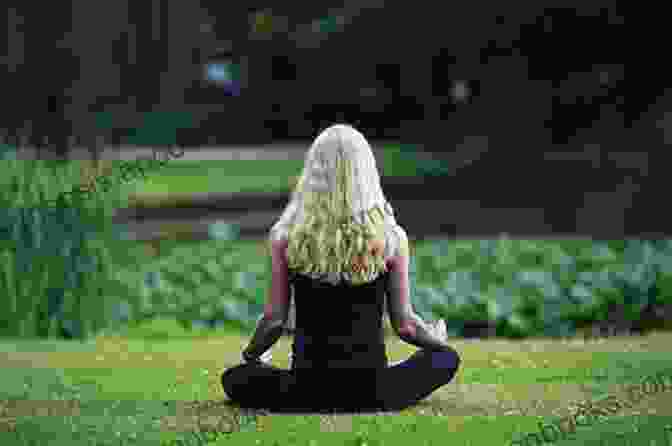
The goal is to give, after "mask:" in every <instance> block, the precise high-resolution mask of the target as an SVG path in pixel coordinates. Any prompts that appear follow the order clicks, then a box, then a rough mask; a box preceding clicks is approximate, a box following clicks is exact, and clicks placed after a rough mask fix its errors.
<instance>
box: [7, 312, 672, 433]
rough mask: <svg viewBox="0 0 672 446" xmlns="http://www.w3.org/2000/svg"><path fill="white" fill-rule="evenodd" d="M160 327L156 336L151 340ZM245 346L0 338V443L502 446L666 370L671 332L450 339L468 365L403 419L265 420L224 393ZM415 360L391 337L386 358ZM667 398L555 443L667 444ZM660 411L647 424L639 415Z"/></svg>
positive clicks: (124, 336) (216, 335)
mask: <svg viewBox="0 0 672 446" xmlns="http://www.w3.org/2000/svg"><path fill="white" fill-rule="evenodd" d="M157 331H158V332H162V333H163V335H164V339H163V340H159V339H154V340H152V339H147V336H148V335H155V334H156V333H157ZM248 339H249V333H238V332H235V331H233V330H232V329H230V328H223V329H218V330H215V331H212V332H199V333H187V332H185V331H184V330H182V329H181V328H180V327H179V326H178V325H177V324H175V323H174V322H171V321H154V322H153V323H151V324H147V325H146V326H143V327H136V328H134V329H129V330H127V331H125V332H124V333H120V335H115V336H112V335H109V336H107V337H102V336H101V337H99V338H97V339H96V340H94V341H92V342H89V343H86V344H80V343H77V344H69V343H67V342H58V341H50V342H30V341H18V342H15V341H13V340H9V339H6V340H3V341H2V342H0V367H1V369H2V377H3V379H2V380H0V444H17V445H21V444H30V442H29V439H32V440H34V441H35V444H50V445H51V444H64V445H65V444H68V445H80V444H81V445H84V444H143V445H144V444H146V445H150V444H157V445H158V444H161V443H162V442H163V444H177V443H174V441H175V440H176V439H177V438H191V440H190V441H191V442H188V443H186V444H205V443H199V442H197V441H196V440H195V438H194V437H193V434H190V432H195V431H202V432H204V431H207V430H218V431H219V432H220V433H219V434H218V438H216V439H215V434H214V433H213V434H212V437H211V439H212V441H211V442H210V443H208V444H232V443H234V442H235V444H250V445H252V444H256V445H259V444H264V445H274V444H278V445H286V444H290V445H291V444H296V445H311V444H316V445H322V444H353V445H355V444H360V445H363V444H369V445H373V444H385V445H388V444H395V445H396V444H399V445H401V444H437V445H439V444H441V445H445V444H451V445H469V444H472V445H493V446H494V445H508V444H510V443H509V442H510V441H511V440H512V439H515V438H520V437H521V436H522V435H524V434H526V433H531V432H537V431H538V426H537V421H538V420H541V419H542V418H543V419H545V420H552V419H554V416H555V415H557V414H558V412H557V411H561V412H562V411H563V410H565V411H566V410H567V409H568V407H569V406H570V404H571V403H572V402H576V401H580V400H586V399H593V400H594V399H596V398H599V397H600V396H602V395H604V394H606V393H609V394H616V395H624V393H623V390H622V385H623V384H624V383H635V382H638V381H640V380H641V379H642V378H643V377H644V376H647V375H651V374H653V373H655V372H657V371H661V370H665V369H668V370H669V369H670V366H671V365H672V362H671V361H670V359H669V358H670V356H669V353H666V352H669V347H668V345H669V343H670V340H671V335H669V334H652V335H650V336H648V337H645V338H614V339H609V340H602V341H600V342H590V343H585V342H582V341H578V340H577V341H576V342H575V343H570V342H561V341H550V340H527V341H521V342H512V341H501V340H493V341H467V340H460V339H455V340H451V344H452V345H454V346H455V348H456V349H457V350H458V352H459V353H460V354H461V356H462V358H463V367H462V369H461V370H460V371H459V373H458V375H457V377H456V379H455V380H454V381H453V382H452V383H450V384H448V385H446V386H444V387H442V388H441V389H439V390H438V391H436V392H435V393H434V394H433V395H432V396H430V398H428V399H426V400H424V401H423V402H421V403H420V404H418V405H417V406H415V407H412V408H409V409H407V410H404V411H402V412H398V413H377V414H343V415H301V416H298V415H273V414H268V413H265V412H263V411H261V412H247V411H241V410H239V409H238V408H237V406H235V405H229V404H227V401H226V400H227V398H226V396H225V395H224V393H223V391H222V389H221V386H220V384H219V379H220V375H221V373H222V372H223V371H224V370H225V369H226V368H228V367H231V366H233V365H234V364H236V363H237V362H238V360H239V356H240V351H241V349H242V348H243V347H244V345H245V344H246V342H247V340H248ZM290 343H291V339H290V338H282V339H281V340H280V341H279V342H278V343H277V344H276V346H274V347H273V356H274V358H273V363H274V364H275V365H278V366H280V367H288V366H289V359H288V357H287V355H288V352H289V349H290ZM413 351H414V348H413V347H411V346H408V345H406V344H403V343H401V342H400V341H398V340H396V339H393V338H389V339H388V354H389V356H390V360H391V361H397V360H400V359H403V358H405V357H407V356H408V355H409V354H410V353H412V352H413ZM59 400H60V401H61V402H60V403H59ZM74 401H76V402H77V403H76V404H77V405H76V406H75V403H73V402H74ZM669 403H670V397H669V394H668V393H663V394H660V395H658V396H655V395H654V396H651V397H648V399H647V400H645V401H643V402H642V403H641V404H640V405H639V406H638V407H636V408H634V409H633V410H632V412H631V413H625V412H624V413H620V414H617V415H614V416H613V417H612V418H611V419H610V420H608V422H605V423H600V424H599V425H595V426H593V427H580V428H578V429H577V433H576V435H575V437H576V439H575V440H573V441H575V442H571V441H572V440H568V441H567V442H559V443H557V444H568V445H569V444H596V445H597V444H599V443H595V442H594V441H597V439H598V437H597V433H599V435H602V436H605V435H616V434H617V433H619V432H630V433H632V432H633V427H632V426H633V425H636V426H644V425H651V426H649V431H650V432H651V433H650V434H649V436H650V438H657V437H659V438H660V439H662V438H663V437H662V428H663V427H664V425H665V424H672V422H671V421H672V417H670V415H672V414H670V407H672V406H670V404H669ZM3 406H4V408H3ZM75 408H76V409H75ZM654 409H657V410H658V412H657V414H655V415H654V414H649V413H647V412H646V410H654ZM40 410H41V411H42V412H41V413H40V414H38V413H37V412H38V411H40ZM637 412H641V414H640V415H639V416H636V414H637ZM540 417H541V418H540ZM11 420H13V421H11ZM12 422H13V423H14V426H15V427H14V430H15V431H16V432H1V431H3V430H11V429H7V428H5V429H3V426H5V427H7V426H10V425H12ZM217 426H218V427H217ZM82 432H85V434H84V435H82V434H81V433H82ZM228 432H233V433H228ZM18 433H21V434H22V435H23V436H24V437H25V438H19V437H17V435H18ZM326 433H329V434H327V435H325V434H326ZM78 435H79V437H78ZM628 435H630V434H628ZM632 435H634V434H632ZM637 435H640V437H637V438H641V435H643V434H642V433H640V434H637ZM656 436H657V437H656ZM78 438H81V439H79V440H78ZM133 438H135V440H133ZM614 438H615V437H614ZM633 438H634V437H633ZM56 439H58V441H56ZM87 441H88V442H87ZM311 441H313V442H312V443H311ZM659 441H660V440H659ZM105 442H107V443H105ZM171 442H173V443H171ZM577 442H578V443H577ZM633 444H648V443H640V442H637V443H633ZM657 444H661V445H662V444H665V446H668V444H666V443H657Z"/></svg>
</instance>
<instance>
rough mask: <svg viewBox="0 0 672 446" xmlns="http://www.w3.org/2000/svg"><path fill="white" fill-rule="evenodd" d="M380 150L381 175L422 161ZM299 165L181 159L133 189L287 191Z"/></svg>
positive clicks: (406, 170)
mask: <svg viewBox="0 0 672 446" xmlns="http://www.w3.org/2000/svg"><path fill="white" fill-rule="evenodd" d="M380 153H381V157H380V160H379V165H378V170H379V172H380V174H381V175H382V176H388V177H405V176H416V175H418V174H419V173H420V169H421V168H422V166H424V164H425V162H421V161H418V160H415V158H414V156H413V155H412V154H411V153H409V152H408V151H407V150H402V149H401V148H400V147H399V146H393V145H389V146H385V147H383V150H381V152H380ZM432 163H433V164H436V162H432ZM302 169H303V160H277V161H274V160H270V161H267V160H218V161H182V160H180V161H174V162H172V163H168V164H167V165H166V166H165V167H163V168H161V169H160V170H158V171H156V172H152V173H151V176H150V177H149V178H148V179H147V180H146V181H137V182H136V184H137V189H136V193H137V194H141V195H154V194H160V195H164V194H171V195H172V194H193V193H204V192H221V193H233V192H289V191H290V190H291V187H290V180H291V179H292V178H293V177H296V176H299V175H300V174H301V170H302Z"/></svg>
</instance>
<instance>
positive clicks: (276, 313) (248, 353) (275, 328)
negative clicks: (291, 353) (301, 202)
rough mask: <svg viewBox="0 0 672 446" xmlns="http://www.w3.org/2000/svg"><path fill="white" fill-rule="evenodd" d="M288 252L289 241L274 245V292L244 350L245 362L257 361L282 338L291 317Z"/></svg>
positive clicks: (270, 295)
mask: <svg viewBox="0 0 672 446" xmlns="http://www.w3.org/2000/svg"><path fill="white" fill-rule="evenodd" d="M286 250H287V241H286V240H278V241H272V242H271V290H270V292H269V294H268V299H267V300H266V305H265V307H264V314H263V316H262V317H260V318H259V320H258V321H257V327H256V330H255V332H254V335H253V336H252V340H251V341H250V344H249V345H248V346H247V348H246V349H245V350H243V358H244V359H245V360H246V361H256V360H258V359H259V357H260V356H261V355H263V354H264V352H265V351H266V350H268V349H269V348H271V347H272V346H273V344H275V343H276V342H277V341H278V339H280V336H282V331H283V326H284V325H285V323H286V321H287V317H288V314H289V299H290V290H289V277H288V270H287V256H286Z"/></svg>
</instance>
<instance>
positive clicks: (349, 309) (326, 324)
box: [290, 272, 389, 371]
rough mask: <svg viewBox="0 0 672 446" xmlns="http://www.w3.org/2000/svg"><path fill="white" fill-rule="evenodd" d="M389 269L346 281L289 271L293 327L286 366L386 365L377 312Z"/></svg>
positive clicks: (380, 310) (380, 313) (376, 367)
mask: <svg viewBox="0 0 672 446" xmlns="http://www.w3.org/2000/svg"><path fill="white" fill-rule="evenodd" d="M388 276H389V273H388V272H384V273H381V274H380V275H379V276H378V277H377V278H376V279H374V280H373V281H371V282H368V283H365V284H361V285H352V284H350V283H347V282H344V281H342V282H341V283H340V284H338V285H332V284H330V283H325V282H324V281H320V280H318V279H313V278H311V277H308V276H306V275H303V274H300V273H295V272H290V283H291V284H293V286H294V299H295V309H296V329H295V334H294V343H293V345H292V352H293V355H294V358H293V362H292V368H293V369H295V370H297V371H298V370H306V369H311V370H313V371H318V370H323V371H324V370H332V371H333V370H337V369H360V370H361V369H368V370H371V371H374V370H375V371H377V370H379V369H383V368H385V367H387V363H388V359H387V355H386V353H385V338H384V333H383V324H382V322H383V321H382V317H383V311H384V305H385V284H386V281H387V279H388Z"/></svg>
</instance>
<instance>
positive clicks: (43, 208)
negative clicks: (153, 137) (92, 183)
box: [0, 146, 127, 339]
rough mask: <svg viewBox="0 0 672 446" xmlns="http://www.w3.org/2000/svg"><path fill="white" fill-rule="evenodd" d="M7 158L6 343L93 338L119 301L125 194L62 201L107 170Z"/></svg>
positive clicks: (2, 166) (2, 173) (2, 203)
mask: <svg viewBox="0 0 672 446" xmlns="http://www.w3.org/2000/svg"><path fill="white" fill-rule="evenodd" d="M2 151H3V153H5V155H6V154H7V153H9V154H10V156H5V155H3V160H2V162H1V163H0V191H2V195H1V196H0V257H2V261H1V262H0V289H1V290H2V297H3V298H2V299H1V300H0V315H1V316H0V320H1V321H2V323H0V335H2V336H18V337H53V336H57V337H66V338H78V339H83V338H86V337H87V336H88V335H89V334H91V333H95V332H96V331H97V330H99V329H101V328H102V327H104V326H105V324H106V323H107V322H108V320H109V313H108V312H109V310H110V306H111V305H112V304H113V302H114V300H115V299H114V295H113V294H112V295H111V294H108V293H107V292H106V288H107V286H106V284H107V278H109V276H110V269H109V266H110V265H111V263H110V262H109V259H110V255H111V251H113V248H111V246H112V245H113V244H112V243H106V241H109V240H110V237H109V236H110V235H111V234H112V223H111V216H112V213H113V209H114V208H116V207H121V206H124V205H127V202H125V201H124V199H123V196H124V195H125V191H124V186H117V187H112V188H111V189H110V190H109V191H107V192H102V191H100V192H98V193H94V194H91V195H89V196H88V197H86V198H85V196H84V195H83V194H78V193H72V194H70V198H68V199H62V197H63V195H61V194H62V193H68V192H71V191H72V190H73V188H75V187H77V186H80V185H83V184H85V183H86V182H87V181H88V179H90V177H91V175H92V172H91V170H99V168H100V167H102V166H92V165H91V163H90V162H88V161H68V162H59V161H51V160H19V159H17V157H16V149H15V148H14V147H10V146H5V147H3V150H2ZM12 153H13V155H11V154H12ZM56 197H59V200H58V201H56Z"/></svg>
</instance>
